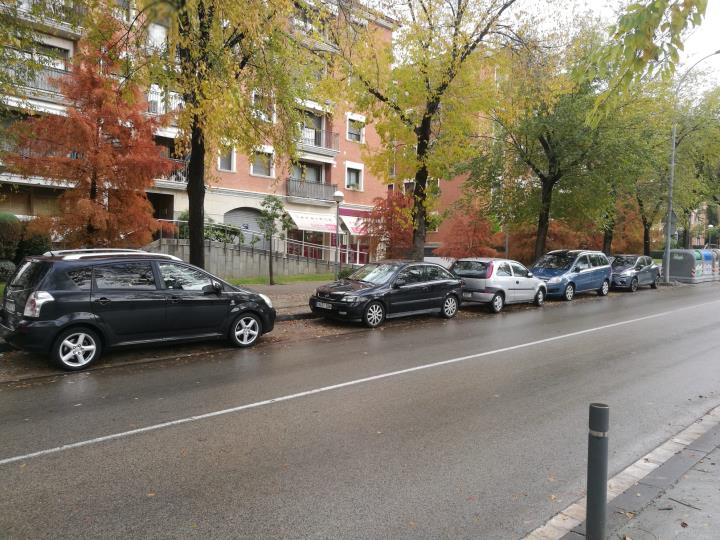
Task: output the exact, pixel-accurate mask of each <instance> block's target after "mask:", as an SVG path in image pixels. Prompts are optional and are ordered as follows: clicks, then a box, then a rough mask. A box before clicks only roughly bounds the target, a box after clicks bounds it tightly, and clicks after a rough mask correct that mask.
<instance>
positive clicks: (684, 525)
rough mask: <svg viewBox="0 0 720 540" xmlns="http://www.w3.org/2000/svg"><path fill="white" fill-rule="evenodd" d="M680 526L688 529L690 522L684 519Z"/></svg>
mask: <svg viewBox="0 0 720 540" xmlns="http://www.w3.org/2000/svg"><path fill="white" fill-rule="evenodd" d="M680 526H681V527H682V528H683V529H687V527H688V524H687V523H685V522H684V521H681V522H680Z"/></svg>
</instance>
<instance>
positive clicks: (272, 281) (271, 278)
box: [268, 236, 275, 285]
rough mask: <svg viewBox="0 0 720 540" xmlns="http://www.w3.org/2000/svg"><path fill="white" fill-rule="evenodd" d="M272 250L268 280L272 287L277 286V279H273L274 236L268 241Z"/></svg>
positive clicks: (270, 251)
mask: <svg viewBox="0 0 720 540" xmlns="http://www.w3.org/2000/svg"><path fill="white" fill-rule="evenodd" d="M268 241H269V246H270V249H269V250H268V278H269V282H270V285H275V279H274V278H273V249H272V236H271V237H270V238H269V239H268Z"/></svg>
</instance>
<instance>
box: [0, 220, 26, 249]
mask: <svg viewBox="0 0 720 540" xmlns="http://www.w3.org/2000/svg"><path fill="white" fill-rule="evenodd" d="M21 236H22V225H21V224H20V220H19V219H18V218H16V217H15V215H14V214H9V213H6V212H0V260H8V261H12V260H13V259H15V252H16V251H17V247H18V243H19V242H20V238H21Z"/></svg>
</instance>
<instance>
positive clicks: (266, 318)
mask: <svg viewBox="0 0 720 540" xmlns="http://www.w3.org/2000/svg"><path fill="white" fill-rule="evenodd" d="M262 318H263V334H267V333H268V332H272V331H273V328H275V319H276V318H277V311H276V310H275V308H267V309H266V310H265V311H264V312H263V313H262Z"/></svg>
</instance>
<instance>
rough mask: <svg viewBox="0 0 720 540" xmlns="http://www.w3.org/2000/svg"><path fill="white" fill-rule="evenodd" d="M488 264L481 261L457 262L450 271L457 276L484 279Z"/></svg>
mask: <svg viewBox="0 0 720 540" xmlns="http://www.w3.org/2000/svg"><path fill="white" fill-rule="evenodd" d="M488 264H489V263H486V262H481V261H458V262H456V263H455V265H454V266H453V267H452V271H453V273H454V274H455V275H457V276H462V277H470V278H486V277H487V269H488Z"/></svg>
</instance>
